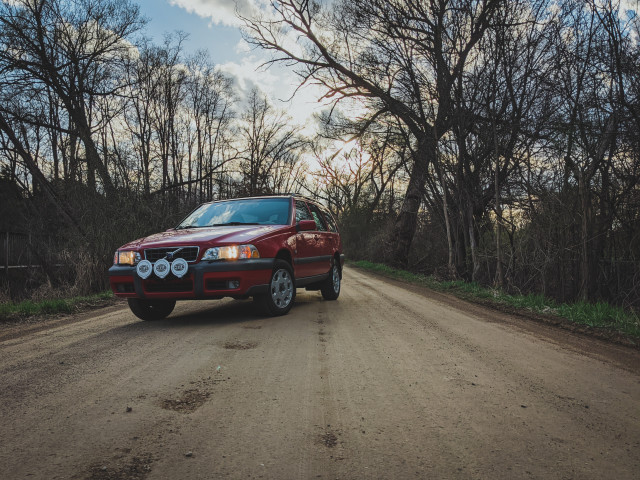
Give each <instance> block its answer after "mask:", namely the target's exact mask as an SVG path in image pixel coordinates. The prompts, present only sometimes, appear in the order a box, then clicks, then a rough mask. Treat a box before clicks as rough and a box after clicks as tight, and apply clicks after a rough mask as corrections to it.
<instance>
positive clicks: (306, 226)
mask: <svg viewBox="0 0 640 480" xmlns="http://www.w3.org/2000/svg"><path fill="white" fill-rule="evenodd" d="M317 229H318V227H317V226H316V221H315V220H300V221H299V222H298V223H297V224H296V230H297V231H298V232H308V231H309V230H317Z"/></svg>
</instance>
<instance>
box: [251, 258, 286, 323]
mask: <svg viewBox="0 0 640 480" xmlns="http://www.w3.org/2000/svg"><path fill="white" fill-rule="evenodd" d="M295 298H296V285H295V279H294V277H293V269H292V268H291V265H289V263H287V262H285V261H284V260H276V262H275V264H274V266H273V272H272V273H271V280H269V292H268V293H266V294H263V295H257V296H256V297H254V301H255V302H256V303H257V304H258V305H259V306H260V307H261V308H262V311H263V312H264V313H266V314H267V315H270V316H272V317H275V316H278V315H284V314H285V313H288V312H289V310H291V307H292V306H293V301H294V299H295Z"/></svg>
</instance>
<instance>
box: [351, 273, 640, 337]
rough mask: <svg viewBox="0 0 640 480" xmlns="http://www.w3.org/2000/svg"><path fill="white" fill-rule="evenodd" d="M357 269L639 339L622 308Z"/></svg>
mask: <svg viewBox="0 0 640 480" xmlns="http://www.w3.org/2000/svg"><path fill="white" fill-rule="evenodd" d="M350 263H351V264H352V265H354V266H356V267H360V268H363V269H365V270H369V271H372V272H376V273H380V274H382V275H385V276H388V277H391V278H395V279H398V280H403V281H407V282H410V283H414V284H417V285H422V286H425V287H428V288H431V289H433V290H438V291H447V292H451V293H453V294H454V295H456V296H458V297H460V298H464V299H469V300H473V299H482V300H483V301H485V302H486V301H489V302H490V303H495V304H496V305H508V306H510V307H513V308H516V309H519V310H526V311H530V312H534V313H539V314H544V315H555V316H558V317H561V318H564V319H567V320H569V321H571V322H574V323H576V324H580V325H588V326H589V327H593V328H600V329H609V330H615V331H616V332H619V333H622V334H624V335H628V336H630V337H634V338H640V318H639V317H638V315H637V314H635V313H633V312H628V311H625V310H624V309H622V308H620V307H615V306H612V305H609V304H608V303H604V302H598V303H587V302H577V303H572V304H566V303H563V304H558V303H557V302H555V301H554V300H552V299H550V298H546V297H544V296H543V295H538V294H528V295H510V294H508V293H505V292H503V291H502V290H497V289H492V288H486V287H483V286H481V285H479V284H477V283H469V282H463V281H460V280H456V281H439V280H436V279H435V278H433V277H430V276H426V275H420V274H416V273H411V272H407V271H406V270H398V269H395V268H392V267H388V266H386V265H382V264H380V263H373V262H369V261H366V260H360V261H357V262H350Z"/></svg>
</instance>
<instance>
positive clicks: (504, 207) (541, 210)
mask: <svg viewBox="0 0 640 480" xmlns="http://www.w3.org/2000/svg"><path fill="white" fill-rule="evenodd" d="M633 3H634V2H628V1H624V2H623V1H621V2H617V1H610V0H586V1H585V0H558V1H549V0H539V1H537V0H510V1H507V0H485V1H482V2H478V1H476V0H425V1H420V2H415V1H409V0H404V1H403V0H398V1H393V2H390V1H387V0H334V1H327V2H318V3H316V2H313V1H303V0H285V1H274V2H273V5H272V7H273V8H270V9H269V10H268V11H265V12H263V15H262V16H261V17H260V18H245V19H243V20H244V24H245V27H244V34H245V38H246V40H247V41H248V42H249V43H251V44H253V45H255V46H258V47H259V48H262V49H266V50H267V51H268V53H270V54H271V55H272V58H273V59H274V60H275V61H282V62H283V63H285V64H287V65H288V66H290V67H291V71H292V75H293V74H296V75H298V77H299V79H300V83H301V84H302V83H306V84H314V85H316V86H318V87H319V88H320V89H321V90H322V91H323V93H324V95H325V100H327V101H330V102H332V105H330V107H337V108H328V109H327V110H326V112H325V113H324V114H323V115H321V116H320V117H319V118H318V124H317V128H318V132H319V133H318V135H317V137H315V138H312V139H309V138H305V137H304V136H302V135H301V128H300V127H301V126H299V125H293V124H292V122H291V121H290V120H289V119H288V117H287V116H286V114H285V113H284V112H282V111H279V110H278V109H276V108H274V107H273V106H272V105H271V104H270V103H269V102H268V101H267V99H266V98H265V97H264V95H263V94H262V93H260V92H259V91H257V90H253V91H252V92H250V93H249V94H248V95H247V98H240V97H239V94H238V92H237V90H236V89H235V88H234V85H233V83H232V80H231V79H230V78H228V77H227V76H225V75H224V74H223V73H221V71H220V70H219V69H218V68H217V67H216V66H215V65H213V64H212V62H211V61H210V60H209V58H208V56H207V55H206V53H201V54H198V55H193V56H188V55H185V53H184V51H183V48H182V46H183V42H184V40H185V37H184V36H183V35H182V34H174V35H172V36H169V37H167V39H166V41H165V42H164V43H163V44H162V45H155V44H152V43H151V42H149V41H146V40H144V37H143V35H144V23H143V21H142V20H141V17H140V15H139V12H138V9H137V7H136V6H135V3H132V2H129V1H125V0H76V1H74V2H70V1H63V0H15V1H12V2H2V3H0V43H1V48H0V85H1V88H0V95H1V97H2V98H0V142H2V143H1V145H0V148H1V150H0V169H1V170H0V201H1V206H0V214H1V217H0V230H7V231H15V230H18V231H26V230H28V231H32V232H34V233H36V234H39V235H47V234H51V233H52V232H53V233H54V234H55V235H57V236H58V237H59V238H61V239H63V240H64V242H62V244H63V245H66V247H64V248H63V249H64V251H65V252H66V257H65V258H66V259H68V261H69V262H71V263H73V262H76V263H75V265H76V268H75V270H73V271H72V272H70V273H68V278H67V281H68V279H69V278H75V279H76V282H75V285H76V288H78V289H80V290H82V289H99V288H102V287H103V286H104V269H105V268H106V266H107V265H108V264H109V262H110V259H111V255H112V254H113V249H114V248H116V247H117V246H118V245H119V244H121V243H123V242H125V241H127V240H130V239H132V238H133V237H136V236H140V235H143V234H146V233H149V232H152V231H154V230H158V229H161V228H167V227H170V226H171V225H173V224H174V223H175V222H176V221H177V220H179V218H180V217H181V216H182V215H183V214H185V213H186V212H187V211H188V210H189V209H190V208H192V207H193V206H195V205H196V204H198V203H200V202H202V201H208V200H213V199H218V198H227V197H233V196H239V195H257V194H266V193H278V192H287V191H300V192H302V193H306V194H308V195H311V196H315V197H317V198H319V199H320V200H322V201H324V203H326V204H327V205H328V206H329V207H330V208H331V209H332V210H333V211H334V213H335V214H336V215H337V216H338V218H339V222H340V225H341V230H342V232H343V236H344V240H345V244H346V245H347V254H348V255H349V256H351V257H352V258H362V259H373V260H382V261H385V262H386V263H389V264H392V265H394V266H399V267H403V268H409V269H412V270H417V271H421V272H425V273H436V274H438V275H440V276H442V277H447V278H448V277H457V278H463V279H466V280H473V281H478V282H481V283H485V284H493V285H497V286H500V287H503V288H506V289H511V290H519V291H521V292H523V293H528V292H539V293H544V294H546V295H548V296H552V297H555V298H556V299H558V300H561V301H571V300H574V299H578V298H580V299H586V300H599V299H605V300H609V301H612V302H614V303H618V304H621V305H623V306H626V307H637V306H640V246H639V242H638V240H639V239H640V189H639V187H638V181H639V179H640V43H639V42H640V40H639V39H640V21H639V20H638V17H637V15H636V13H635V12H634V11H632V10H627V9H626V8H628V7H630V6H631V7H632V6H634V5H633ZM635 6H636V8H637V5H635ZM352 112H358V113H357V115H355V114H353V113H352ZM337 146H340V147H341V148H338V147H337ZM60 248H62V247H60ZM78 279H80V280H78ZM49 281H50V282H52V283H56V282H58V281H60V282H61V281H64V279H51V278H49Z"/></svg>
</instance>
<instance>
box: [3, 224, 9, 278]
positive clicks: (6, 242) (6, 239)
mask: <svg viewBox="0 0 640 480" xmlns="http://www.w3.org/2000/svg"><path fill="white" fill-rule="evenodd" d="M4 254H5V257H4V273H5V275H6V277H7V278H9V232H6V233H5V235H4Z"/></svg>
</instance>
